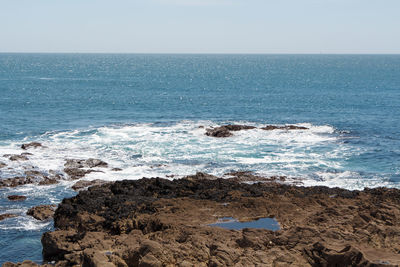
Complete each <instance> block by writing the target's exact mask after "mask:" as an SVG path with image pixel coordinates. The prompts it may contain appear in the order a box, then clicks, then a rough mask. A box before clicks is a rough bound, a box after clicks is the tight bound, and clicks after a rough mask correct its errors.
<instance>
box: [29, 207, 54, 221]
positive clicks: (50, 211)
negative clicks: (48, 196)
mask: <svg viewBox="0 0 400 267" xmlns="http://www.w3.org/2000/svg"><path fill="white" fill-rule="evenodd" d="M56 207H57V205H40V206H36V207H33V208H30V209H29V210H28V211H27V213H26V214H27V215H30V216H32V217H33V218H35V219H36V220H40V221H44V220H48V219H50V218H52V217H53V215H54V211H55V209H56Z"/></svg>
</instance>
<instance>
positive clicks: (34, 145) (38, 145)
mask: <svg viewBox="0 0 400 267" xmlns="http://www.w3.org/2000/svg"><path fill="white" fill-rule="evenodd" d="M38 147H43V146H42V144H41V143H38V142H31V143H27V144H22V145H21V148H22V149H24V150H27V149H29V148H38Z"/></svg>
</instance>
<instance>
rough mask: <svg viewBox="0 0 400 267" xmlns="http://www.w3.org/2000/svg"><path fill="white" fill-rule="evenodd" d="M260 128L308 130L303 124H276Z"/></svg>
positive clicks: (267, 129) (268, 129)
mask: <svg viewBox="0 0 400 267" xmlns="http://www.w3.org/2000/svg"><path fill="white" fill-rule="evenodd" d="M261 129H262V130H266V131H272V130H309V128H307V127H304V126H297V125H285V126H277V125H267V126H265V127H262V128H261Z"/></svg>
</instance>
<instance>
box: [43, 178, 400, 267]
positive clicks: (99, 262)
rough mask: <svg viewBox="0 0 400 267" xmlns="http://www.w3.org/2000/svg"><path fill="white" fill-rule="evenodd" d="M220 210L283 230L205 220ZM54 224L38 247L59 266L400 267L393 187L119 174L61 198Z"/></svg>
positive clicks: (399, 220)
mask: <svg viewBox="0 0 400 267" xmlns="http://www.w3.org/2000/svg"><path fill="white" fill-rule="evenodd" d="M231 174H232V173H231ZM249 175H251V174H249V173H246V172H243V173H234V175H232V176H235V177H236V178H238V177H248V176H249ZM246 179H247V178H246ZM333 195H334V196H335V197H334V198H332V197H331V196H333ZM224 217H234V218H237V219H238V220H239V221H249V220H253V219H257V218H265V217H274V218H276V219H277V221H278V222H279V224H280V229H281V230H278V231H275V232H274V231H269V230H266V229H246V228H245V229H243V230H227V229H223V228H219V227H211V226H209V224H212V223H215V222H217V221H219V219H220V218H224ZM54 224H55V227H56V228H57V230H55V231H53V232H47V233H45V234H44V235H43V237H42V244H43V256H44V259H45V260H46V261H53V260H54V261H57V262H58V265H57V266H71V265H84V266H86V265H87V266H391V265H382V264H384V263H385V264H386V263H387V264H392V265H396V264H400V257H399V254H398V251H400V239H399V238H398V237H399V236H400V191H399V190H397V189H385V188H378V189H367V190H364V191H348V190H344V189H339V188H327V187H319V186H318V187H296V186H291V185H284V184H278V183H274V182H270V183H254V184H244V183H239V182H238V181H237V179H236V180H235V179H218V178H216V177H215V176H211V175H207V174H204V173H198V174H196V175H194V176H188V177H187V178H183V179H176V180H172V181H170V180H166V179H161V178H153V179H141V180H136V181H132V180H125V181H118V182H115V183H108V184H104V185H101V186H93V187H90V188H89V189H88V190H85V191H80V192H79V194H78V195H77V196H75V197H73V198H69V199H64V200H63V201H62V203H61V204H60V205H59V207H58V209H57V210H56V212H55V215H54ZM383 237H384V238H383Z"/></svg>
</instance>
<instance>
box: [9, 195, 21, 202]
mask: <svg viewBox="0 0 400 267" xmlns="http://www.w3.org/2000/svg"><path fill="white" fill-rule="evenodd" d="M7 198H8V200H11V201H24V200H25V199H26V196H21V195H10V196H8V197H7Z"/></svg>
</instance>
